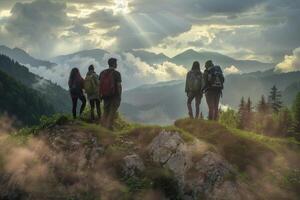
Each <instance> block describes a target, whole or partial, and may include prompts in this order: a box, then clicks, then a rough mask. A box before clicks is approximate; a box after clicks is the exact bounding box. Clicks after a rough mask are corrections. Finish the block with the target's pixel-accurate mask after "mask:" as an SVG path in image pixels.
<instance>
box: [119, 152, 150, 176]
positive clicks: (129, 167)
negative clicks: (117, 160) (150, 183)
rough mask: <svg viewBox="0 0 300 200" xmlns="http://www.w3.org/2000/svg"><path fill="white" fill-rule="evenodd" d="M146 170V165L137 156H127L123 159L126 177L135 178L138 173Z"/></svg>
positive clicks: (123, 169)
mask: <svg viewBox="0 0 300 200" xmlns="http://www.w3.org/2000/svg"><path fill="white" fill-rule="evenodd" d="M144 170H145V165H144V163H143V161H142V159H141V158H140V156H139V155H137V154H132V155H128V156H125V157H124V158H123V165H122V172H123V174H124V176H125V177H132V176H135V175H136V173H138V172H142V171H144Z"/></svg>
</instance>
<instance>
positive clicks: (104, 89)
mask: <svg viewBox="0 0 300 200" xmlns="http://www.w3.org/2000/svg"><path fill="white" fill-rule="evenodd" d="M100 78H101V80H100V95H101V96H102V97H111V96H113V95H115V91H116V88H115V80H114V71H113V70H106V71H103V72H102V74H101V77H100Z"/></svg>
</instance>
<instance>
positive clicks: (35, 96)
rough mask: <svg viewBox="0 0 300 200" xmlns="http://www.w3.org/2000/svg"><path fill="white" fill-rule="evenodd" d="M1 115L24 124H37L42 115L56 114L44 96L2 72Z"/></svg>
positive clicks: (0, 80)
mask: <svg viewBox="0 0 300 200" xmlns="http://www.w3.org/2000/svg"><path fill="white" fill-rule="evenodd" d="M0 94H1V98H0V113H1V115H2V114H3V113H6V114H7V115H9V116H11V117H15V118H16V119H17V120H19V121H21V122H23V123H24V124H27V125H30V124H36V123H38V122H39V119H40V117H41V116H42V115H50V114H53V113H54V109H53V107H52V106H51V105H50V104H49V103H47V102H46V101H45V100H44V98H43V97H42V95H40V94H39V93H38V92H37V91H34V90H33V89H30V88H27V87H26V86H24V85H22V84H21V83H19V82H17V81H15V80H14V79H13V78H11V77H10V76H8V75H7V74H5V73H4V72H2V71H0Z"/></svg>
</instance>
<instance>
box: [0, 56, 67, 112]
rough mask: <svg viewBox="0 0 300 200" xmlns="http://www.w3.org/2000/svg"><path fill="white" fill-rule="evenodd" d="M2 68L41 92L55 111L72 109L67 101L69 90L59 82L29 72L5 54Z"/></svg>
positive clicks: (0, 67) (1, 58) (0, 61)
mask: <svg viewBox="0 0 300 200" xmlns="http://www.w3.org/2000/svg"><path fill="white" fill-rule="evenodd" d="M0 70H1V71H3V72H5V73H7V74H8V75H9V76H11V77H13V78H14V79H15V80H17V81H19V82H21V83H22V84H24V85H25V86H26V87H28V88H31V89H34V90H36V91H38V92H40V93H41V94H42V95H43V98H44V99H45V101H46V102H48V103H49V104H51V105H53V107H54V109H55V111H57V112H67V111H69V110H70V102H69V101H67V99H68V98H69V95H68V92H67V91H66V90H64V89H63V88H62V87H60V86H58V85H57V84H54V83H52V82H50V81H48V80H46V79H44V78H42V77H39V76H37V75H35V74H33V73H31V72H29V70H28V68H26V67H25V66H23V65H21V64H19V63H18V62H15V61H13V60H11V59H10V58H9V57H7V56H5V55H0Z"/></svg>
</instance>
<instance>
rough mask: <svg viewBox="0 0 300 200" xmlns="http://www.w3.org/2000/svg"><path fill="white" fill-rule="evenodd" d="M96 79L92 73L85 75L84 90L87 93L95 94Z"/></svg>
mask: <svg viewBox="0 0 300 200" xmlns="http://www.w3.org/2000/svg"><path fill="white" fill-rule="evenodd" d="M97 87H98V86H97V81H96V80H95V77H94V76H93V75H88V76H86V78H85V80H84V90H85V92H86V93H87V94H88V95H92V94H95V93H96V91H97Z"/></svg>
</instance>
